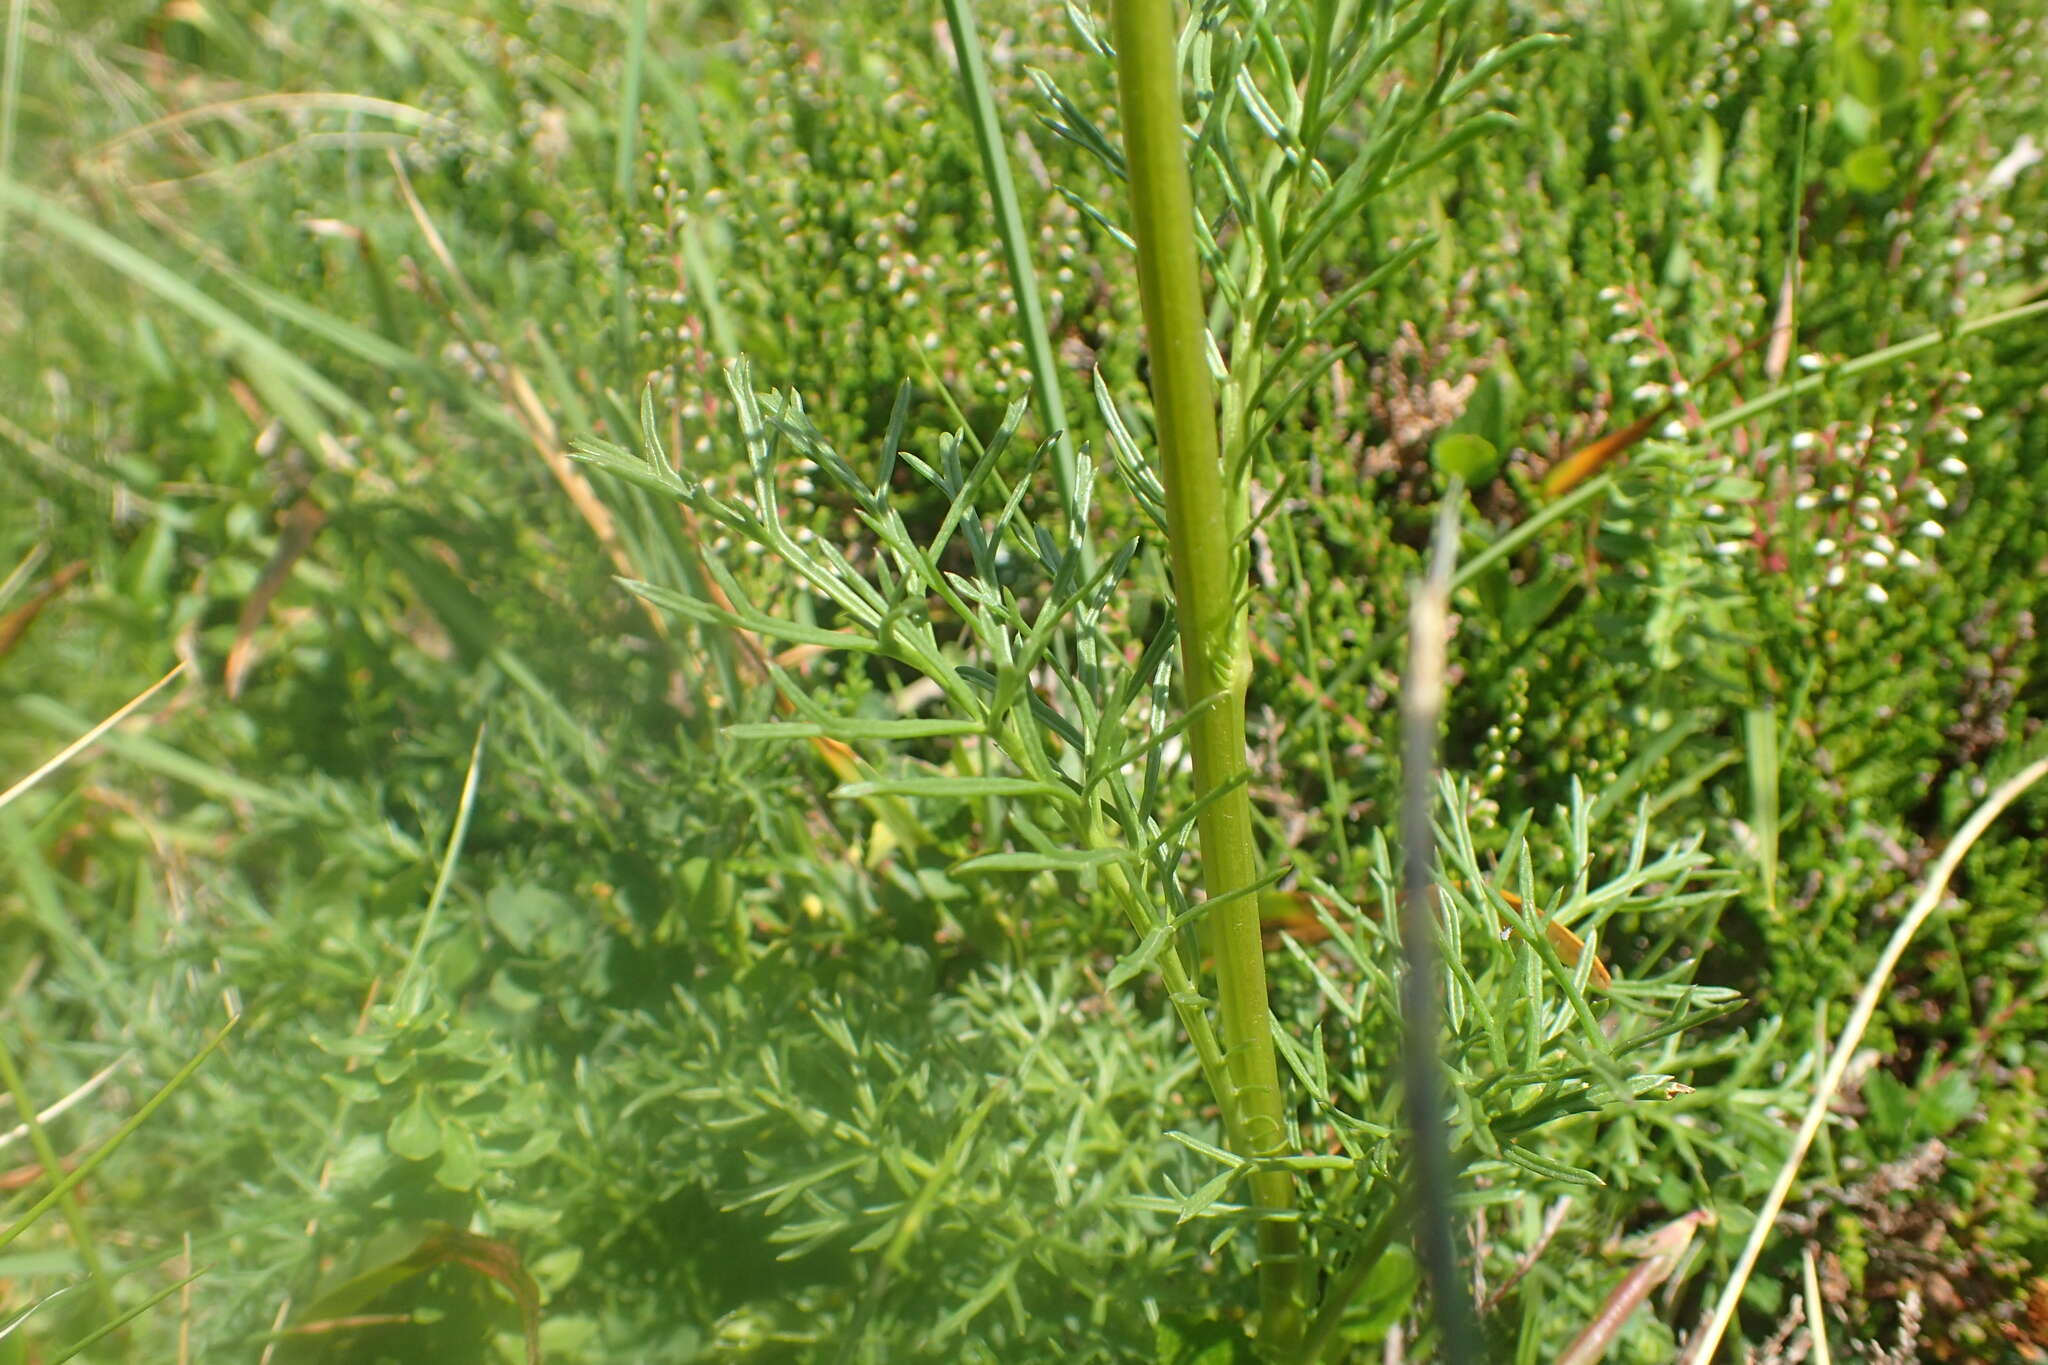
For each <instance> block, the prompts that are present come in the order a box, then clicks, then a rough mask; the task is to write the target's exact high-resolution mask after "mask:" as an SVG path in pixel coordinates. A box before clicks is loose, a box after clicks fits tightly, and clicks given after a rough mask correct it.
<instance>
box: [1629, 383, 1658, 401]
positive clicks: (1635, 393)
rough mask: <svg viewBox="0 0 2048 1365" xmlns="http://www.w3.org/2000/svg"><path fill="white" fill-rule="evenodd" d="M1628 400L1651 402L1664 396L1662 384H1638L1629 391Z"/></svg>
mask: <svg viewBox="0 0 2048 1365" xmlns="http://www.w3.org/2000/svg"><path fill="white" fill-rule="evenodd" d="M1628 396H1629V400H1630V401H1631V402H1636V403H1652V402H1655V401H1656V400H1657V399H1659V398H1662V397H1663V396H1664V386H1663V385H1662V384H1638V385H1636V386H1635V388H1634V389H1632V390H1630V391H1629V395H1628Z"/></svg>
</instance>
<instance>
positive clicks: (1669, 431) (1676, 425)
mask: <svg viewBox="0 0 2048 1365" xmlns="http://www.w3.org/2000/svg"><path fill="white" fill-rule="evenodd" d="M1657 434H1658V435H1659V436H1662V437H1663V438H1664V439H1665V440H1667V441H1682V440H1684V439H1685V423H1683V422H1681V421H1679V420H1678V419H1677V418H1673V419H1672V420H1671V421H1669V422H1666V423H1665V424H1664V429H1663V430H1662V431H1660V432H1658V433H1657Z"/></svg>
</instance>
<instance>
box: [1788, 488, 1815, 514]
mask: <svg viewBox="0 0 2048 1365" xmlns="http://www.w3.org/2000/svg"><path fill="white" fill-rule="evenodd" d="M1792 505H1793V506H1794V507H1797V508H1798V509H1799V510H1800V511H1802V512H1811V511H1812V510H1813V509H1814V508H1816V507H1818V506H1820V494H1818V493H1811V492H1808V493H1801V494H1800V495H1799V496H1798V497H1796V498H1794V499H1792Z"/></svg>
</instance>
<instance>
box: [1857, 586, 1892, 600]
mask: <svg viewBox="0 0 2048 1365" xmlns="http://www.w3.org/2000/svg"><path fill="white" fill-rule="evenodd" d="M1863 595H1864V596H1865V597H1867V598H1869V599H1870V600H1871V601H1873V602H1883V601H1886V600H1888V599H1889V598H1890V597H1891V594H1890V593H1888V592H1886V591H1885V590H1884V585H1883V584H1880V583H1872V584H1869V585H1868V586H1866V587H1865V588H1864V589H1863Z"/></svg>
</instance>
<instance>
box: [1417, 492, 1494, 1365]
mask: <svg viewBox="0 0 2048 1365" xmlns="http://www.w3.org/2000/svg"><path fill="white" fill-rule="evenodd" d="M1464 498H1465V488H1464V483H1463V481H1462V480H1460V479H1457V478H1453V479H1452V480H1451V486H1450V488H1449V489H1448V490H1446V492H1445V495H1444V500H1443V506H1442V509H1441V511H1440V512H1439V514H1438V517H1437V525H1436V537H1435V544H1434V546H1433V547H1432V550H1431V554H1430V566H1429V576H1428V578H1426V579H1424V580H1423V581H1422V582H1421V583H1420V584H1418V585H1417V586H1416V589H1415V604H1414V607H1413V609H1412V611H1411V612H1410V616H1409V626H1408V674H1407V677H1406V679H1405V680H1404V681H1403V683H1402V687H1401V776H1402V794H1401V845H1402V854H1403V858H1402V861H1403V864H1404V872H1403V886H1402V896H1401V947H1402V949H1403V951H1404V952H1405V953H1406V955H1407V959H1408V969H1407V972H1406V973H1405V975H1404V976H1403V977H1402V979H1401V1025H1402V1027H1401V1043H1402V1046H1401V1064H1402V1070H1403V1071H1404V1073H1405V1085H1404V1089H1405V1090H1406V1092H1407V1108H1408V1126H1409V1130H1410V1132H1411V1133H1412V1134H1413V1139H1412V1140H1413V1142H1414V1152H1413V1158H1414V1169H1415V1182H1416V1184H1415V1203H1414V1209H1415V1247H1416V1252H1417V1254H1418V1256H1419V1257H1420V1259H1421V1261H1422V1266H1423V1270H1424V1272H1425V1273H1426V1274H1427V1275H1428V1277H1429V1286H1430V1294H1431V1298H1432V1301H1433V1302H1434V1304H1435V1309H1436V1319H1437V1328H1438V1332H1439V1335H1440V1337H1441V1339H1442V1342H1443V1356H1442V1358H1443V1359H1444V1360H1445V1361H1448V1362H1450V1365H1464V1362H1472V1363H1473V1365H1477V1362H1479V1361H1480V1360H1481V1356H1480V1353H1479V1334H1478V1328H1477V1326H1476V1325H1475V1323H1474V1320H1473V1315H1472V1304H1471V1300H1470V1299H1469V1298H1468V1297H1467V1295H1466V1289H1465V1283H1464V1280H1463V1278H1462V1277H1461V1276H1460V1275H1459V1274H1458V1249H1457V1238H1456V1234H1455V1232H1454V1230H1453V1228H1452V1208H1451V1195H1452V1187H1453V1184H1454V1181H1455V1178H1456V1173H1455V1171H1453V1169H1452V1165H1451V1143H1450V1130H1449V1127H1448V1125H1447V1124H1446V1122H1445V1120H1444V1108H1445V1095H1444V1079H1443V1064H1442V1059H1441V1058H1440V1057H1439V1055H1438V1050H1437V1034H1438V1031H1439V1030H1440V1029H1441V1028H1442V1020H1443V999H1442V990H1441V987H1440V981H1441V977H1442V970H1441V965H1440V962H1439V958H1438V954H1437V941H1436V920H1437V915H1436V904H1437V897H1436V876H1435V870H1436V830H1435V826H1434V823H1433V822H1432V821H1431V819H1430V813H1431V811H1432V810H1433V809H1434V808H1435V805H1436V800H1435V796H1436V737H1437V730H1438V727H1439V726H1440V725H1441V723H1442V721H1443V711H1444V689H1445V683H1444V672H1445V668H1444V660H1445V656H1446V654H1447V652H1448V650H1449V645H1450V599H1451V575H1452V567H1453V563H1454V561H1455V559H1456V557H1457V544H1458V514H1459V508H1460V506H1461V505H1462V504H1463V502H1464Z"/></svg>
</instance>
